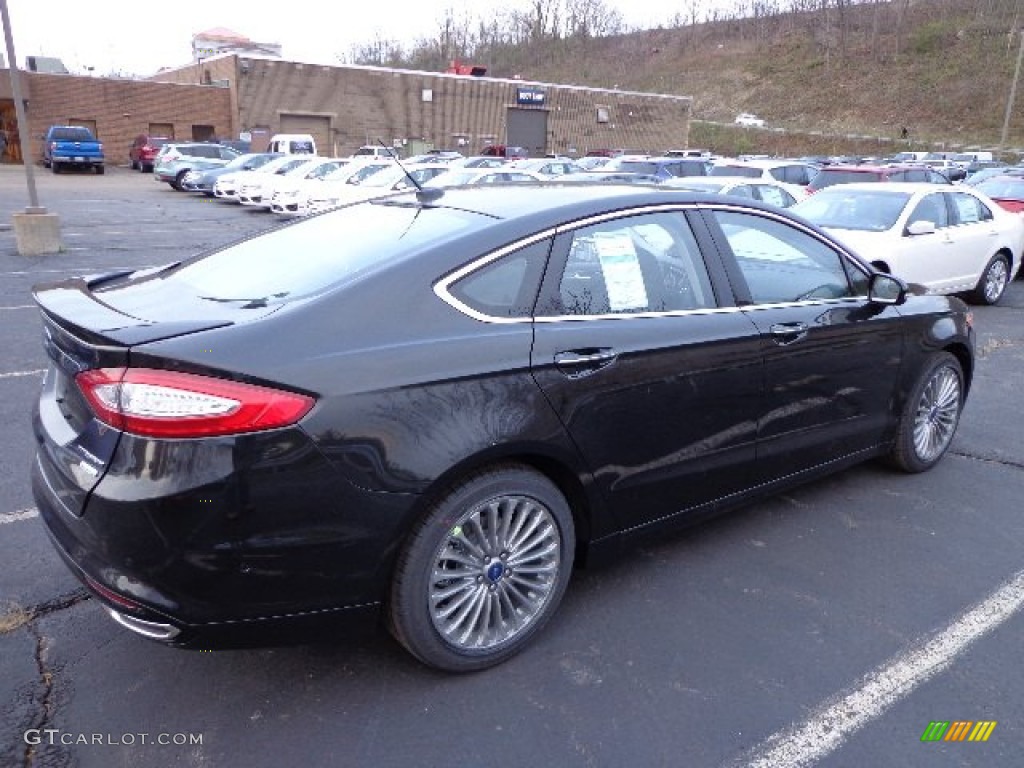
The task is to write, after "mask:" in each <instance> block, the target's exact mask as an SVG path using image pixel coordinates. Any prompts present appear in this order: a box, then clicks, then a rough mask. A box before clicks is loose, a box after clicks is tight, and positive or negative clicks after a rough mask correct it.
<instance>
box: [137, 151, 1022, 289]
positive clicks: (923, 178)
mask: <svg viewBox="0 0 1024 768" xmlns="http://www.w3.org/2000/svg"><path fill="white" fill-rule="evenodd" d="M198 146H199V147H201V148H202V147H205V151H206V152H207V154H209V153H210V152H211V150H212V151H214V152H217V151H224V150H222V149H217V148H216V147H215V145H198ZM166 154H167V155H169V156H170V157H171V158H172V161H171V166H172V167H171V169H170V170H169V171H168V172H166V173H165V172H164V171H163V170H162V162H161V161H160V159H159V158H158V161H157V170H156V173H155V176H156V178H157V179H159V180H168V183H171V184H172V186H174V187H175V188H176V189H184V190H187V191H195V192H201V193H203V194H205V195H207V196H214V197H217V198H218V199H221V200H224V201H233V202H238V203H240V204H242V205H243V206H246V207H250V208H255V209H261V210H268V211H272V212H273V213H275V214H277V215H280V216H285V217H303V216H308V215H311V214H316V213H321V212H324V211H326V210H329V209H332V208H338V207H341V206H345V205H350V204H353V203H357V202H360V201H363V200H367V199H371V198H376V197H382V196H386V195H394V194H398V193H401V192H402V191H404V190H408V189H411V188H414V187H422V188H426V189H445V188H450V187H457V186H459V187H461V186H474V185H476V186H483V185H496V184H501V185H504V184H511V183H516V182H519V183H523V182H525V183H534V184H537V183H540V182H548V183H550V182H558V181H561V182H563V183H567V184H568V183H574V184H575V183H582V182H583V181H588V182H596V183H601V184H615V185H622V184H631V185H632V184H644V185H657V186H660V187H661V188H663V189H689V190H692V191H695V192H704V193H709V194H722V195H729V196H731V197H734V198H738V197H742V198H747V199H752V200H758V201H761V202H763V203H766V204H769V205H771V206H774V207H776V208H792V210H793V211H794V212H796V213H797V214H798V215H801V216H804V217H805V218H806V219H807V220H809V221H810V222H812V223H813V224H816V225H818V226H821V227H823V228H824V229H826V230H827V231H829V232H831V233H832V234H833V235H834V236H835V237H836V238H838V239H839V240H840V241H842V242H844V243H845V244H846V245H848V246H849V247H850V248H851V249H853V250H854V251H856V252H857V253H859V254H860V255H861V256H862V257H864V258H865V259H867V260H868V261H870V262H871V263H872V264H873V265H874V266H875V267H876V268H878V269H879V270H881V271H885V272H889V273H891V274H895V275H897V276H899V277H901V278H903V279H905V280H907V281H908V282H909V283H911V284H912V285H913V290H916V291H919V292H923V293H937V294H959V295H962V296H964V297H965V298H969V299H970V300H972V301H975V302H979V303H985V304H993V303H996V302H998V301H999V300H1000V298H1001V297H1002V295H1003V293H1004V292H1005V290H1006V286H1007V285H1008V283H1009V282H1010V281H1011V280H1012V279H1013V278H1014V276H1015V275H1016V274H1017V273H1018V272H1019V271H1020V263H1021V257H1022V252H1024V218H1022V217H1021V216H1020V215H1018V214H1016V213H1011V212H1009V211H1008V210H1005V209H1006V208H1011V207H1012V205H1018V206H1021V207H1024V201H1021V202H1019V203H1012V202H1011V198H1012V196H1013V194H1014V193H1015V192H1017V193H1018V194H1019V193H1024V177H1021V178H1020V182H1021V183H1020V184H1019V185H1018V187H1017V188H1011V187H1010V185H1009V184H1008V183H1007V182H1006V181H1002V180H1001V178H1002V177H996V178H995V179H993V180H990V183H989V182H983V185H984V184H986V183H988V184H989V187H988V188H989V189H990V190H991V191H992V192H993V193H994V194H999V195H1001V198H1000V201H1001V202H996V201H994V200H993V199H991V198H989V197H987V196H986V194H985V190H984V189H982V190H981V192H980V193H979V192H976V191H975V190H973V189H972V188H971V187H969V186H966V185H953V184H951V183H950V182H949V180H948V179H947V178H946V177H944V176H943V175H942V174H939V173H937V172H935V171H932V170H931V169H929V168H928V167H926V166H923V165H911V164H894V165H840V164H837V165H828V166H824V167H822V168H819V167H817V166H816V165H815V164H813V163H809V162H805V161H800V160H792V159H789V160H787V159H747V160H734V159H722V158H720V159H718V160H716V161H714V162H713V163H709V162H708V161H707V160H706V159H701V158H692V157H684V156H674V157H640V156H630V155H622V156H619V157H616V158H610V159H609V161H608V162H607V163H606V164H604V165H603V166H601V168H600V169H599V170H596V171H585V170H583V169H582V168H581V167H580V166H579V165H578V164H576V163H575V162H574V161H572V160H571V159H568V158H537V159H520V160H504V159H501V158H495V157H493V156H482V157H479V158H463V157H450V156H449V157H442V156H438V155H433V154H431V155H425V156H424V158H422V159H418V158H416V159H413V161H412V162H406V163H399V162H397V161H396V160H395V159H394V158H393V157H390V156H388V155H387V154H384V155H381V154H379V153H366V154H365V155H357V156H353V157H350V158H324V157H319V156H315V155H280V154H274V153H260V154H250V155H242V156H239V157H237V158H235V159H233V160H231V161H227V162H223V161H222V160H220V159H216V162H217V163H218V165H217V166H216V167H212V168H210V167H206V168H194V169H192V170H189V171H187V172H185V173H184V175H183V176H182V175H180V174H181V173H182V170H180V169H181V168H182V167H183V166H182V163H186V162H187V160H186V159H185V158H186V157H187V155H185V154H184V153H183V152H178V151H177V150H175V149H174V148H173V146H172V148H171V149H168V150H167V152H166ZM204 162H205V161H204ZM1007 178H1009V177H1007ZM863 180H868V181H867V182H865V181H863ZM172 182H173V183H172ZM879 182H885V183H884V184H879ZM983 185H982V186H983ZM822 290H825V289H824V288H823V289H822Z"/></svg>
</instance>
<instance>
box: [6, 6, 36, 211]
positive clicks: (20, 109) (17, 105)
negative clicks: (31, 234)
mask: <svg viewBox="0 0 1024 768" xmlns="http://www.w3.org/2000/svg"><path fill="white" fill-rule="evenodd" d="M0 15H2V16H3V22H4V42H5V43H6V44H7V73H8V74H9V75H10V76H11V94H12V95H13V96H14V114H15V115H16V116H17V119H18V134H19V136H20V137H21V160H22V164H23V165H24V166H25V181H26V183H27V184H28V203H29V204H28V208H26V209H25V213H33V214H39V213H46V209H45V208H43V207H42V206H40V205H39V196H38V195H37V194H36V177H35V174H34V169H33V168H32V161H31V158H29V157H27V153H26V149H27V146H28V142H27V138H28V137H27V136H26V131H27V130H28V120H27V119H26V118H25V101H24V100H23V99H22V97H21V78H20V77H19V76H18V66H17V61H18V60H17V59H16V58H15V57H14V37H13V36H12V35H11V17H10V14H9V13H8V12H7V0H0Z"/></svg>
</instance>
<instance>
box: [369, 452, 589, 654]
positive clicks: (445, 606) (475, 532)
mask: <svg viewBox="0 0 1024 768" xmlns="http://www.w3.org/2000/svg"><path fill="white" fill-rule="evenodd" d="M491 533H493V536H491V535H489V534H491ZM575 547H576V536H575V531H574V527H573V521H572V513H571V511H570V510H569V505H568V503H567V502H566V500H565V497H564V496H563V495H562V494H561V492H560V491H559V490H558V488H557V487H555V485H554V483H552V482H551V481H550V480H548V479H547V478H546V477H544V476H543V475H540V474H538V473H537V472H534V471H532V470H530V469H527V468H525V467H521V466H518V465H505V466H500V467H495V468H492V469H489V470H485V471H481V472H478V473H476V474H474V475H471V476H470V477H469V478H467V479H466V480H465V481H463V482H462V483H460V484H458V485H456V486H454V487H453V488H452V489H451V490H450V491H448V492H447V493H446V494H445V496H444V498H442V499H441V500H440V501H438V502H437V503H436V504H434V505H433V506H432V507H431V508H430V509H429V510H428V511H427V513H426V514H425V515H424V516H423V517H422V519H421V520H420V521H419V522H418V523H417V525H416V526H415V528H414V530H413V531H412V532H411V534H410V536H409V538H408V540H407V542H406V544H405V546H404V547H403V550H402V552H401V553H400V555H399V558H398V564H397V567H396V569H395V576H394V579H393V581H392V586H391V599H390V602H389V605H388V619H389V623H390V628H391V632H392V634H393V635H394V636H395V638H396V639H397V640H398V641H399V642H400V643H401V644H402V645H403V646H405V648H406V649H407V650H408V651H409V652H410V653H412V655H413V656H415V657H416V658H418V659H419V660H420V661H422V662H423V663H425V664H427V665H429V666H432V667H435V668H437V669H442V670H446V671H449V672H472V671H475V670H480V669H486V668H487V667H491V666H494V665H495V664H499V663H501V662H502V661H505V660H506V659H508V658H509V657H511V656H513V655H515V654H516V653H518V652H519V651H520V650H522V649H523V648H524V647H525V646H526V645H527V644H528V643H529V642H530V641H531V640H532V639H533V637H534V635H536V634H537V633H538V632H539V631H540V630H541V629H542V628H543V626H544V625H545V624H546V623H547V621H548V619H550V618H551V616H552V615H553V614H554V612H555V610H556V609H557V608H558V604H559V602H560V601H561V599H562V595H563V594H564V593H565V587H566V585H567V584H568V582H569V576H570V573H571V571H572V560H573V554H574V552H575ZM460 614H461V618H460ZM460 633H461V634H460Z"/></svg>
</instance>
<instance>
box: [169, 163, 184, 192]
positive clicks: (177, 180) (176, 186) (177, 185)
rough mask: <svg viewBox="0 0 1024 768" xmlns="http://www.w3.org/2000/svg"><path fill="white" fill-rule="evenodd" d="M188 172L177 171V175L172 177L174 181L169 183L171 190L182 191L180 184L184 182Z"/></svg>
mask: <svg viewBox="0 0 1024 768" xmlns="http://www.w3.org/2000/svg"><path fill="white" fill-rule="evenodd" d="M187 173H188V170H187V169H186V170H184V171H178V175H177V176H175V177H174V181H172V182H170V185H171V188H172V189H176V190H177V191H178V192H181V191H182V186H181V182H182V181H184V180H185V174H187Z"/></svg>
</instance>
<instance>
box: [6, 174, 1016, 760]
mask: <svg viewBox="0 0 1024 768" xmlns="http://www.w3.org/2000/svg"><path fill="white" fill-rule="evenodd" d="M23 179H24V176H23V174H22V172H21V169H20V168H14V167H11V166H4V167H0V323H2V327H3V336H2V338H3V342H2V346H0V350H2V352H0V422H2V423H3V425H4V427H3V435H4V439H3V440H2V441H0V469H2V471H0V564H2V566H0V766H4V767H5V768H6V767H7V766H11V768H14V767H15V766H58V767H63V766H82V767H83V768H91V767H93V766H95V767H97V768H100V767H102V768H110V767H112V766H133V767H134V766H217V767H218V768H219V767H220V766H282V765H283V766H297V765H338V766H357V767H360V768H361V767H362V766H374V767H375V768H389V767H390V766H418V767H419V766H439V767H440V766H473V767H475V766H492V765H501V766H564V767H566V768H570V767H575V766H594V767H599V768H603V767H605V766H608V767H610V768H611V767H619V766H637V767H644V768H646V767H647V766H723V767H724V766H748V765H757V766H765V768H767V767H768V766H771V767H772V768H776V767H777V766H811V765H820V766H928V767H929V768H931V767H932V766H1011V765H1022V764H1024V698H1022V697H1021V696H1020V695H1019V690H1020V689H1021V687H1022V684H1024V670H1022V667H1021V664H1020V662H1019V656H1020V651H1019V649H1020V637H1021V632H1022V630H1024V614H1022V612H1020V611H1019V610H1018V609H1019V608H1020V606H1021V604H1022V603H1024V546H1022V544H1024V518H1022V516H1021V514H1020V508H1021V502H1020V499H1021V498H1022V497H1024V440H1022V439H1021V436H1020V435H1021V430H1022V428H1024V419H1022V418H1021V416H1020V402H1021V383H1020V382H1021V381H1024V281H1022V280H1018V281H1016V282H1015V283H1014V284H1013V285H1011V286H1010V288H1009V289H1008V292H1007V294H1006V296H1005V297H1004V299H1003V301H1002V303H1001V304H1000V305H999V306H997V307H976V308H975V318H976V327H977V328H978V331H979V334H978V337H979V344H978V369H977V373H976V376H975V380H974V387H973V390H972V393H971V396H970V398H969V400H968V403H967V407H966V409H965V412H964V415H963V420H962V422H961V425H960V430H959V432H958V435H957V437H956V439H955V441H954V444H953V448H952V451H951V453H950V454H949V455H948V456H947V457H946V458H945V459H944V460H943V461H942V462H941V463H940V464H939V466H938V467H936V469H934V470H933V471H932V472H929V473H926V474H923V475H916V476H906V475H901V474H898V473H895V472H893V471H891V470H889V469H886V468H884V467H882V466H879V465H876V464H868V465H864V466H861V467H858V468H855V469H853V470H850V471H847V472H845V473H842V474H840V475H838V476H835V477H832V478H829V479H827V480H824V481H821V482H818V483H815V484H812V485H808V486H804V487H803V488H800V489H799V490H796V491H794V492H791V493H788V494H786V495H783V496H780V497H777V498H774V499H771V500H769V501H766V502H762V503H759V504H756V505H752V506H749V507H747V508H745V509H742V510H739V511H738V512H734V513H731V514H729V515H727V516H724V517H721V518H718V519H717V520H714V521H712V522H710V523H706V524H703V525H701V526H699V527H696V528H692V529H690V530H687V531H685V532H682V533H679V534H678V535H675V536H672V537H669V538H663V539H660V540H658V541H652V542H648V543H646V544H638V545H636V546H635V547H633V548H631V549H629V550H628V551H627V552H626V553H624V555H623V556H622V557H621V558H620V559H618V560H616V561H615V562H613V563H611V564H610V565H607V566H603V567H601V568H597V569H593V570H587V571H581V572H578V573H577V574H575V576H574V579H573V581H572V582H571V583H570V586H569V591H568V593H567V595H566V598H565V600H564V602H563V605H562V607H561V608H560V610H559V613H558V615H557V616H556V617H555V618H554V619H553V621H552V623H551V624H550V625H549V627H548V628H547V629H546V630H545V632H544V633H543V634H542V635H541V636H540V637H539V638H538V640H537V641H536V642H535V643H534V644H533V645H532V646H531V647H530V648H529V649H528V650H527V651H526V652H525V653H523V654H522V655H520V656H518V657H516V658H514V659H512V660H511V661H510V662H508V663H506V664H504V665H501V666H499V667H497V668H495V669H492V670H489V671H486V672H483V673H479V674H475V675H470V676H462V677H452V676H445V675H441V674H438V673H435V672H432V671H430V670H428V669H426V668H424V667H422V666H420V665H419V664H418V663H417V662H415V661H413V660H412V659H411V658H410V657H409V656H407V654H405V653H404V652H403V651H402V650H401V649H400V648H399V647H398V646H397V644H396V643H394V642H393V641H392V640H391V639H390V638H389V637H388V636H386V635H385V634H383V633H381V634H378V635H374V636H371V637H360V638H330V637H316V638H310V643H309V644H307V645H299V646H294V647H283V648H267V649H257V650H239V651H221V652H196V651H180V650H173V649H169V648H165V647H163V646H160V645H157V644H155V643H152V642H149V641H147V640H144V639H142V638H139V637H136V636H135V635H132V634H130V633H128V632H127V631H125V630H123V629H121V628H119V627H118V626H117V625H115V624H114V623H113V622H112V621H111V620H110V619H108V618H107V616H106V614H105V613H103V611H102V610H101V609H100V607H99V606H98V605H97V603H96V601H94V600H91V599H89V598H88V597H87V596H86V595H85V593H84V592H83V591H82V590H81V589H80V587H79V585H78V583H77V582H76V581H75V580H74V579H73V578H72V577H71V575H70V574H69V573H68V571H67V569H66V568H65V567H64V565H63V564H62V563H61V562H60V561H59V559H58V557H57V555H56V554H55V553H54V552H53V550H52V547H51V545H50V543H49V541H48V540H47V538H46V535H45V533H44V531H43V528H42V524H41V523H40V521H39V519H38V516H37V515H36V513H35V510H34V508H33V501H32V498H31V494H30V490H29V482H28V471H29V465H30V462H31V457H32V445H31V431H30V425H29V412H30V409H31V406H32V401H33V398H34V397H35V393H36V390H37V388H38V386H39V383H40V380H41V372H42V369H43V368H44V365H45V362H44V357H43V353H42V350H41V347H40V344H39V330H40V325H39V321H38V318H37V315H36V311H35V309H34V307H33V305H32V302H31V296H30V288H31V286H32V285H33V284H34V283H37V282H41V281H47V280H53V279H60V278H61V277H64V276H70V275H77V274H84V273H93V272H101V271H104V270H107V269H112V268H120V267H125V266H130V267H142V266H152V265H158V264H163V263H167V262H170V261H174V260H176V259H178V258H181V257H182V256H185V255H188V254H191V253H194V252H196V251H198V250H201V249H203V248H208V247H212V246H215V245H218V244H220V243H224V242H227V241H230V240H233V239H235V238H238V237H242V236H245V235H248V234H251V233H255V232H259V231H262V230H265V229H267V228H269V227H271V226H274V225H275V224H277V221H276V220H274V219H272V218H271V215H270V214H266V213H261V212H256V211H252V210H248V209H242V208H240V207H238V206H232V205H227V204H223V203H220V202H217V201H212V200H206V199H203V198H197V197H192V196H188V195H185V194H183V193H176V192H173V191H172V190H171V189H170V188H169V187H168V186H167V185H164V184H158V183H155V182H154V181H153V179H152V177H151V175H149V174H145V175H143V174H140V173H138V172H132V171H128V170H126V169H122V168H111V169H109V171H108V173H107V174H106V175H104V176H93V175H88V174H62V175H60V176H57V177H54V176H53V175H52V174H50V173H49V172H45V171H42V170H41V169H37V182H38V186H39V191H40V195H41V202H42V204H43V205H45V206H47V208H48V209H49V210H51V211H53V212H56V213H58V214H59V215H60V217H61V223H62V234H63V237H64V241H65V245H66V249H65V250H64V252H62V253H60V254H55V255H52V256H45V257H36V258H26V257H21V256H18V255H17V253H16V248H15V242H14V235H13V232H11V231H10V229H9V227H7V226H6V225H7V224H8V223H9V222H10V220H11V214H12V213H14V212H15V211H19V210H21V209H22V208H23V207H24V206H25V205H26V204H27V202H28V198H27V193H26V192H25V187H24V182H23ZM933 721H950V722H953V721H961V722H964V721H970V722H972V723H976V722H979V721H984V722H995V723H996V725H995V727H994V728H993V729H992V731H991V735H990V737H989V738H988V740H987V741H985V742H983V743H979V742H972V741H967V740H965V741H962V742H961V741H937V742H923V741H922V735H923V734H924V732H925V730H926V729H927V728H928V726H929V724H930V723H931V722H933Z"/></svg>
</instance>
